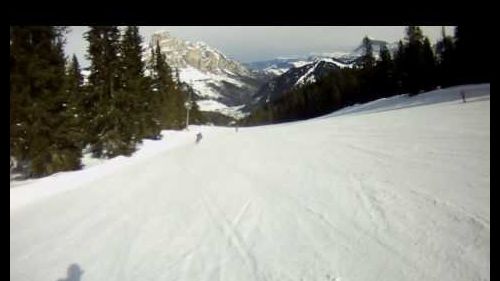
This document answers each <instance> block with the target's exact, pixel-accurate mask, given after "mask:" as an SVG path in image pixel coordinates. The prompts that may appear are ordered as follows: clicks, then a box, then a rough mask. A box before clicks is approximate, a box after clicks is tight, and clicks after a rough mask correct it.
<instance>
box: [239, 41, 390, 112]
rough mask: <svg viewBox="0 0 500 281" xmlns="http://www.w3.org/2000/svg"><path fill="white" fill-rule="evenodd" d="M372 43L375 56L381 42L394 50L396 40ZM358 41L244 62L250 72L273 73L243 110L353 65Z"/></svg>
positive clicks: (360, 51) (358, 50) (357, 55)
mask: <svg viewBox="0 0 500 281" xmlns="http://www.w3.org/2000/svg"><path fill="white" fill-rule="evenodd" d="M369 39H370V40H371V42H372V45H373V55H374V56H375V58H378V56H379V52H380V49H381V48H382V46H386V47H387V48H388V49H389V51H390V52H391V53H392V54H394V52H395V51H396V50H397V45H398V44H397V43H388V42H386V41H383V40H376V39H373V38H369ZM364 52H365V49H364V46H363V44H362V43H361V44H360V45H359V46H358V47H356V48H354V49H353V50H352V51H350V52H340V51H335V52H327V53H311V54H309V55H308V56H302V57H300V56H298V57H292V58H276V59H272V60H267V61H258V62H252V63H248V64H246V65H247V66H248V67H249V68H250V69H252V70H253V72H261V73H265V74H266V75H270V76H274V78H272V79H270V80H269V81H268V82H267V83H265V84H263V85H262V87H261V88H260V89H259V90H258V91H257V92H256V93H255V94H254V95H253V97H252V101H251V103H250V104H248V105H247V106H246V107H244V108H243V110H244V111H245V112H246V111H251V110H253V109H255V108H256V107H259V106H262V105H264V104H265V103H267V102H269V101H270V100H276V99H278V98H280V97H282V96H283V95H284V94H285V93H286V92H288V91H290V90H292V89H293V88H294V87H300V86H301V85H304V84H306V83H313V82H315V81H317V80H318V78H320V77H323V76H325V75H327V74H328V73H330V72H331V71H333V70H335V69H339V68H344V67H353V66H354V64H356V63H357V62H358V60H359V58H360V57H361V56H362V55H363V54H364Z"/></svg>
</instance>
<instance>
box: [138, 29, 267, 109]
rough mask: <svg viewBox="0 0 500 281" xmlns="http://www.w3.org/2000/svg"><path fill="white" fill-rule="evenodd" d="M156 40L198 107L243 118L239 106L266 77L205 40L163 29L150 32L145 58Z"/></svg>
mask: <svg viewBox="0 0 500 281" xmlns="http://www.w3.org/2000/svg"><path fill="white" fill-rule="evenodd" d="M157 42H158V43H159V46H160V50H161V52H162V53H163V54H165V56H166V61H167V63H168V64H169V66H170V67H171V68H172V71H173V72H174V73H173V74H174V77H175V76H176V72H178V74H179V79H180V80H181V81H182V82H186V83H187V84H189V85H190V86H191V87H192V88H193V90H194V92H195V96H194V97H193V99H194V100H195V101H196V103H197V104H198V106H199V108H200V110H201V111H206V112H216V113H219V114H223V115H226V116H228V117H231V118H236V119H238V118H242V117H244V116H245V114H244V113H242V112H241V110H240V109H241V108H242V107H243V106H244V105H245V104H247V103H249V102H250V98H251V95H252V94H253V93H255V92H256V91H257V90H258V89H259V87H260V86H261V85H262V84H263V83H264V82H265V81H266V79H267V77H266V75H263V74H261V73H255V72H252V71H250V70H249V69H248V68H247V67H246V66H244V65H242V64H240V63H239V62H237V61H235V60H232V59H230V58H228V57H227V56H226V55H224V54H223V53H222V52H220V51H219V50H217V49H215V48H213V47H210V46H208V45H207V44H206V43H204V42H194V43H193V42H190V41H185V40H182V39H179V38H176V37H173V36H172V35H171V34H170V33H168V32H166V31H160V32H156V33H154V34H153V35H152V37H151V40H150V44H149V46H148V47H147V48H146V50H145V52H144V58H145V60H146V61H148V60H149V58H150V56H151V48H152V47H154V46H156V44H157Z"/></svg>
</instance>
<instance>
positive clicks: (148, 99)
mask: <svg viewBox="0 0 500 281" xmlns="http://www.w3.org/2000/svg"><path fill="white" fill-rule="evenodd" d="M121 50H122V54H123V57H122V62H123V63H122V69H123V70H122V75H123V78H122V79H123V83H124V91H125V93H126V96H127V99H126V108H125V114H127V116H128V118H129V119H130V125H131V126H130V130H131V132H132V139H133V141H135V142H140V141H141V139H142V138H151V139H157V138H158V137H159V133H160V127H159V125H158V124H157V123H156V122H155V119H154V110H155V109H154V107H153V104H154V103H152V99H153V93H152V91H151V85H150V80H149V79H146V77H145V75H144V71H145V64H144V62H143V61H142V53H143V49H142V38H141V36H140V34H139V28H138V27H136V26H128V27H127V28H126V29H125V33H124V36H123V40H122V42H121Z"/></svg>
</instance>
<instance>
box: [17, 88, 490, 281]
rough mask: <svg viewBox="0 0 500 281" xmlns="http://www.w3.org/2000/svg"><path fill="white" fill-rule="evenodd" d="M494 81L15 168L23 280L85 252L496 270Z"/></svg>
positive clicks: (127, 275)
mask: <svg viewBox="0 0 500 281" xmlns="http://www.w3.org/2000/svg"><path fill="white" fill-rule="evenodd" d="M461 90H465V91H466V96H467V103H462V101H461V97H460V95H459V92H460V91H461ZM489 92H490V86H489V84H487V85H470V86H463V87H454V88H450V89H442V90H438V91H434V92H433V93H426V94H422V95H417V96H414V97H408V96H398V97H393V98H388V99H383V100H379V101H375V102H372V103H369V104H367V105H357V106H353V107H350V108H349V109H345V110H343V111H337V112H335V113H333V114H331V115H329V116H323V117H321V118H315V119H311V120H306V121H301V122H292V123H284V124H279V125H269V126H259V127H251V128H240V129H239V131H238V132H235V130H234V128H224V127H209V126H192V127H190V130H189V131H181V132H173V131H167V132H165V134H166V137H165V139H163V140H160V141H146V142H145V143H144V144H143V146H142V148H141V149H140V150H139V151H138V152H137V153H135V154H134V155H132V156H131V157H117V158H114V159H111V160H107V161H105V162H104V163H101V164H99V165H95V166H92V167H89V168H86V169H84V170H82V171H76V172H68V173H59V174H56V175H52V176H49V177H46V178H43V179H38V180H31V181H24V182H11V189H10V280H13V281H23V280H39V281H46V280H47V281H54V280H58V279H60V278H65V276H66V270H67V269H68V267H69V266H70V265H71V264H77V265H78V266H79V267H80V269H81V270H82V271H83V272H84V273H83V277H82V281H83V280H96V281H100V280H106V281H114V280H120V281H127V280H221V281H224V280H240V281H246V280H252V281H253V280H268V281H273V280H337V281H338V280H342V281H361V280H363V281H365V280H384V281H392V280H398V281H399V280H410V281H411V280H415V281H417V280H418V281H420V280H426V281H429V280H436V281H437V280H439V281H445V280H454V281H455V280H458V281H460V280H490V277H489V272H490V164H489V163H490V156H489V155H490V117H489V115H490V99H489V98H490V94H489ZM199 131H201V132H202V133H203V139H202V141H201V143H200V144H198V145H196V144H195V143H194V140H195V135H196V133H197V132H199ZM13 183H17V186H15V187H13ZM21 183H23V184H21Z"/></svg>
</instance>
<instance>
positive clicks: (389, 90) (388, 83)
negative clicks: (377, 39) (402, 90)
mask: <svg viewBox="0 0 500 281" xmlns="http://www.w3.org/2000/svg"><path fill="white" fill-rule="evenodd" d="M379 57H380V60H379V61H378V62H377V65H376V70H375V79H374V80H375V82H376V87H375V88H376V90H377V91H378V94H379V97H387V96H390V95H392V94H393V93H394V91H395V90H396V85H395V77H394V70H395V65H394V62H393V60H392V58H391V53H390V52H389V49H387V46H382V47H381V48H380V55H379Z"/></svg>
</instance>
